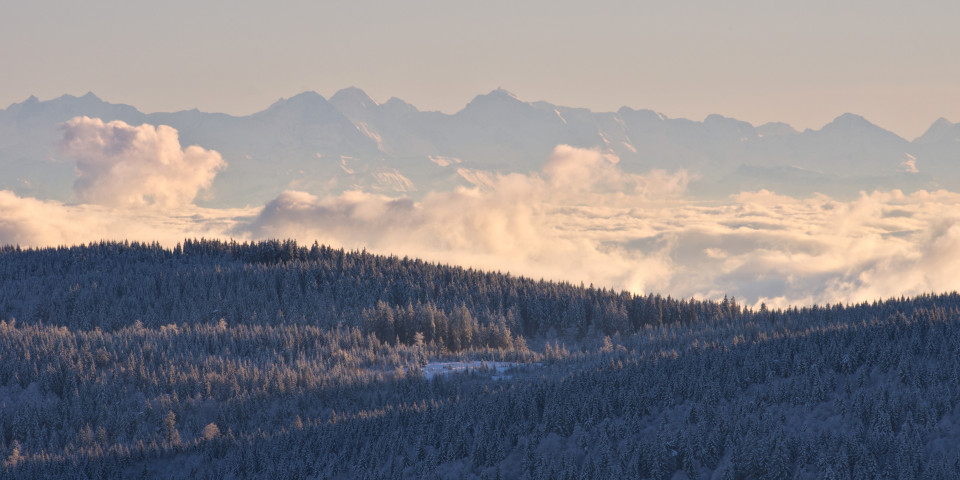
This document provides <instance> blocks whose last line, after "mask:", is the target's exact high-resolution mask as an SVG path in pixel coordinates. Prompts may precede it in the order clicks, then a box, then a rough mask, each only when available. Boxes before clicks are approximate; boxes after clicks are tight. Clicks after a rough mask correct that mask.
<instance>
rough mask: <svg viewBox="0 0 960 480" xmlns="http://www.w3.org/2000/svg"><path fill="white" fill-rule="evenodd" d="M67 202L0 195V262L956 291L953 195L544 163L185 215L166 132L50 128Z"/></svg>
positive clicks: (78, 122) (193, 190) (812, 295)
mask: <svg viewBox="0 0 960 480" xmlns="http://www.w3.org/2000/svg"><path fill="white" fill-rule="evenodd" d="M61 149H62V151H63V153H64V154H65V155H66V156H68V157H70V158H73V159H74V160H75V162H76V173H77V179H76V182H75V183H74V188H73V190H74V191H73V194H74V197H75V202H72V203H62V202H57V201H52V200H40V199H36V198H29V197H20V196H18V195H16V194H14V193H13V192H10V191H0V244H19V245H21V246H55V245H70V244H78V243H84V242H91V241H97V240H101V239H128V240H141V241H154V240H157V241H160V242H161V243H163V244H165V245H169V246H172V245H175V244H176V243H177V242H180V241H182V240H183V239H184V238H193V237H206V238H213V237H217V238H233V239H236V240H238V241H242V240H255V239H266V238H295V239H297V240H298V241H300V242H302V243H307V244H311V243H313V242H314V241H315V240H316V241H319V242H320V243H323V244H328V245H332V246H337V247H345V248H347V249H361V248H365V249H367V250H368V251H372V252H377V253H385V254H396V255H401V256H411V257H421V258H424V259H427V260H431V261H437V262H443V263H449V264H458V265H464V266H471V267H478V268H483V269H489V270H498V271H501V272H510V273H512V274H517V275H524V276H528V277H534V278H544V279H549V280H565V281H570V282H573V283H576V284H579V283H581V282H583V283H584V284H593V285H595V286H597V287H601V286H602V287H607V288H614V289H626V290H630V291H633V292H636V293H647V292H656V293H661V294H665V295H672V296H674V297H697V298H722V297H723V296H724V295H729V296H735V297H736V298H737V299H739V300H741V301H743V302H745V303H747V304H748V305H751V306H758V305H760V304H761V303H766V304H767V305H768V306H787V305H809V304H813V303H820V304H824V303H837V302H841V303H852V302H860V301H872V300H875V299H881V298H888V297H894V296H901V295H915V294H920V293H925V292H942V291H951V290H957V289H960V276H957V275H955V274H954V272H956V271H958V268H960V214H956V213H951V212H960V208H958V207H960V194H957V193H953V192H947V191H935V192H927V191H920V192H916V193H913V194H909V195H906V194H903V193H901V192H900V191H897V190H894V191H886V192H863V193H861V194H860V196H859V198H857V199H855V200H853V201H839V200H836V199H833V198H830V197H827V196H824V195H815V196H812V197H808V198H793V197H788V196H783V195H778V194H776V193H774V192H769V191H758V192H741V193H739V194H737V195H733V196H730V197H729V198H727V199H725V200H723V201H709V202H708V201H698V200H694V199H693V198H692V197H691V196H689V195H687V193H688V192H687V189H688V176H687V174H686V173H685V172H682V171H680V172H665V171H651V172H647V173H645V174H642V175H637V174H631V173H626V172H624V171H622V170H621V169H620V168H619V166H618V164H617V163H618V159H617V158H616V157H614V156H611V155H609V154H605V153H602V152H599V151H595V150H585V149H579V148H574V147H570V146H566V145H559V146H557V147H556V149H555V150H554V152H553V154H552V155H551V156H550V157H549V158H547V159H544V160H545V162H544V164H543V167H542V168H541V169H540V171H536V172H530V173H527V174H509V175H496V174H491V173H487V172H478V171H467V170H463V171H461V174H462V175H463V176H464V177H465V178H470V179H471V180H472V181H473V182H474V184H476V185H478V186H476V187H473V188H458V189H456V190H453V191H443V192H431V193H428V194H427V195H425V196H424V197H422V198H421V199H420V200H418V201H413V200H411V199H409V198H396V197H387V196H383V195H380V194H376V193H371V192H364V191H351V192H347V193H344V194H342V195H337V196H325V197H321V196H317V195H315V194H311V193H308V192H303V191H297V190H288V191H284V192H282V193H280V194H279V195H278V196H277V197H276V198H274V199H273V200H271V201H270V202H268V203H267V204H266V205H264V206H263V207H255V208H243V209H211V208H201V207H198V206H196V205H195V204H194V200H195V199H196V198H197V197H198V195H203V194H204V192H205V190H206V189H208V188H209V187H210V185H211V182H212V181H213V179H214V177H215V176H216V175H217V173H218V172H220V171H222V170H223V169H225V168H229V167H228V166H227V163H226V162H225V161H224V160H223V159H222V158H221V156H220V155H219V154H218V153H217V152H215V151H211V150H206V149H203V148H201V147H197V146H189V147H186V148H184V147H182V146H181V145H180V142H179V139H178V135H177V131H176V130H175V129H173V128H170V127H167V126H157V127H155V126H151V125H141V126H131V125H127V124H125V123H123V122H109V123H104V122H102V121H100V120H98V119H91V118H86V117H78V118H75V119H73V120H71V121H70V122H67V123H66V124H65V125H64V135H63V140H62V142H61Z"/></svg>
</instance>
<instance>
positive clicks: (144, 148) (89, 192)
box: [60, 117, 226, 207]
mask: <svg viewBox="0 0 960 480" xmlns="http://www.w3.org/2000/svg"><path fill="white" fill-rule="evenodd" d="M63 130H64V131H63V141H62V142H61V144H60V148H61V150H62V152H63V153H64V154H65V155H67V156H68V157H72V158H74V159H76V173H77V180H76V182H75V183H74V184H73V192H74V194H75V195H76V197H77V199H79V200H80V201H81V202H83V203H94V204H99V205H114V206H136V207H143V206H160V207H176V206H182V205H186V204H189V203H191V202H193V199H194V198H195V197H196V196H197V193H198V192H199V191H200V190H203V189H206V188H209V187H210V184H211V182H213V178H214V177H215V176H216V174H217V172H218V171H219V170H221V169H223V168H225V167H226V163H225V162H224V161H223V159H222V158H221V157H220V154H219V153H217V152H215V151H211V150H205V149H203V148H201V147H198V146H189V147H187V148H185V149H182V148H181V147H180V140H179V137H178V134H177V130H176V129H174V128H172V127H168V126H166V125H160V126H157V127H154V126H153V125H140V126H139V127H134V126H132V125H127V124H126V123H124V122H121V121H113V122H109V123H104V122H103V120H100V119H98V118H89V117H76V118H74V119H72V120H70V121H68V122H67V123H66V124H64V127H63Z"/></svg>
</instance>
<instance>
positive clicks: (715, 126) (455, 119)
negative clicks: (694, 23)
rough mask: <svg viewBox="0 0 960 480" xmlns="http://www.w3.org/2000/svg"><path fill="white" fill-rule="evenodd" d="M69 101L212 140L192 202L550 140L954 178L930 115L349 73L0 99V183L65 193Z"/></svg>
mask: <svg viewBox="0 0 960 480" xmlns="http://www.w3.org/2000/svg"><path fill="white" fill-rule="evenodd" d="M76 116H88V117H95V118H100V119H102V120H104V121H111V120H121V121H124V122H126V123H128V124H131V125H140V124H144V123H146V124H151V125H169V126H172V127H174V128H176V129H177V130H178V131H179V135H180V142H181V144H182V145H183V146H187V145H199V146H202V147H204V148H207V149H213V150H216V151H218V152H220V153H221V154H222V155H223V158H224V160H226V162H227V164H228V167H227V168H226V169H225V170H224V171H222V172H221V173H220V174H219V175H218V176H217V178H216V180H215V181H214V183H213V186H212V188H211V191H210V195H208V196H207V197H205V198H204V199H202V200H200V201H198V203H199V204H202V205H207V206H243V205H259V204H263V203H264V202H266V201H267V200H269V199H271V198H273V197H275V196H276V195H277V194H278V193H279V192H280V191H283V190H285V189H297V190H304V191H308V192H311V193H315V194H336V193H340V192H343V191H347V190H353V189H363V190H366V191H371V192H380V193H383V194H387V195H406V196H410V197H413V198H417V197H419V196H421V195H423V194H425V193H426V192H429V191H433V190H438V189H439V190H443V189H450V188H454V187H456V186H458V185H467V186H469V185H471V182H472V181H476V180H475V179H476V178H477V177H478V175H477V173H493V172H499V173H510V172H521V173H527V172H531V171H537V170H539V169H540V167H541V165H542V164H543V163H544V162H545V161H546V159H547V158H548V157H549V155H550V153H551V152H552V151H553V149H554V147H556V146H557V145H559V144H567V145H571V146H575V147H582V148H594V149H599V150H602V151H604V152H607V153H611V154H614V155H616V156H617V157H619V159H620V162H619V166H620V168H621V169H623V170H624V171H626V172H634V173H638V172H645V171H648V170H650V169H664V170H667V171H676V170H679V169H684V170H686V171H688V172H689V173H691V176H692V178H694V181H693V182H692V183H691V185H690V186H689V192H690V193H691V194H694V195H702V196H707V197H709V196H722V195H727V194H730V193H733V192H738V191H742V190H745V189H748V190H753V189H760V188H766V189H769V190H774V191H777V192H779V193H785V194H796V195H807V194H810V193H814V192H822V193H827V194H832V195H846V196H849V195H856V194H857V192H859V191H860V190H864V189H867V190H869V189H875V188H883V189H886V188H900V189H902V190H906V191H910V190H915V189H920V188H924V189H935V188H947V189H956V188H960V124H957V123H951V122H950V121H948V120H946V119H943V118H941V119H939V120H937V121H936V122H934V123H933V125H931V127H930V128H929V129H928V130H927V132H926V133H924V134H923V135H922V136H920V137H918V138H916V139H914V140H912V141H910V140H907V139H904V138H902V137H900V136H898V135H896V134H894V133H893V132H890V131H888V130H885V129H883V128H881V127H879V126H877V125H874V124H872V123H870V122H869V121H868V120H866V119H865V118H863V117H861V116H859V115H855V114H851V113H846V114H843V115H841V116H839V117H837V118H836V119H835V120H833V121H832V122H830V123H828V124H827V125H825V126H824V127H822V128H821V129H819V130H805V131H802V132H801V131H797V130H795V129H794V128H792V127H791V126H789V125H787V124H785V123H767V124H763V125H759V126H754V125H751V124H750V123H747V122H743V121H740V120H736V119H733V118H728V117H724V116H721V115H716V114H714V115H709V116H708V117H706V118H705V119H704V120H703V121H694V120H688V119H682V118H669V117H667V116H665V115H663V114H661V113H658V112H654V111H651V110H634V109H632V108H628V107H622V108H621V109H619V110H618V111H616V112H592V111H590V110H588V109H584V108H571V107H564V106H558V105H554V104H551V103H547V102H527V101H523V100H520V99H518V98H517V97H516V96H515V95H513V94H511V93H509V92H507V91H506V90H502V89H497V90H494V91H492V92H490V93H488V94H485V95H478V96H477V97H476V98H474V99H473V100H472V101H471V102H470V103H469V104H467V105H466V106H465V107H464V108H463V109H462V110H460V111H459V112H456V113H454V114H445V113H440V112H429V111H420V110H418V109H417V108H416V107H415V106H413V105H410V104H409V103H407V102H404V101H403V100H400V99H398V98H395V97H394V98H391V99H389V100H388V101H386V102H385V103H382V104H379V103H377V102H376V101H374V100H373V99H371V98H370V97H369V96H368V95H367V94H366V93H365V92H364V91H363V90H360V89H358V88H354V87H350V88H346V89H343V90H340V91H339V92H337V93H336V94H334V95H333V96H332V97H330V98H329V99H326V98H324V97H323V96H321V95H320V94H318V93H315V92H304V93H301V94H299V95H296V96H293V97H291V98H285V99H281V100H278V101H277V102H275V103H274V104H273V105H270V106H269V107H268V108H266V109H265V110H263V111H260V112H257V113H254V114H252V115H247V116H231V115H227V114H222V113H205V112H200V111H198V110H195V109H194V110H186V111H179V112H173V113H149V114H147V113H143V112H140V111H139V110H137V109H136V108H135V107H133V106H130V105H123V104H113V103H109V102H106V101H103V100H101V99H100V98H98V97H97V96H96V95H94V94H93V93H87V94H86V95H84V96H81V97H75V96H71V95H64V96H61V97H59V98H56V99H53V100H48V101H40V100H38V99H37V98H36V97H33V96H31V97H30V98H28V99H27V100H25V101H23V102H21V103H15V104H12V105H10V106H9V107H8V108H7V109H5V110H0V168H2V170H3V172H4V174H3V175H2V176H0V189H7V190H12V191H14V192H16V193H17V194H19V195H25V196H34V197H39V198H50V199H57V200H62V201H71V200H72V197H71V186H72V183H73V181H74V180H75V174H74V170H73V163H72V162H71V161H70V159H67V158H62V155H61V153H60V152H59V151H58V144H59V141H60V137H61V136H62V131H61V130H62V127H61V125H62V124H63V123H64V122H66V121H67V120H69V119H71V118H73V117H76ZM481 176H482V175H481Z"/></svg>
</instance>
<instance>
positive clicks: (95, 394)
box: [0, 240, 960, 479]
mask: <svg viewBox="0 0 960 480" xmlns="http://www.w3.org/2000/svg"><path fill="white" fill-rule="evenodd" d="M958 319H960V296H958V295H957V294H956V293H952V294H945V295H929V296H923V297H918V298H911V299H904V298H901V299H898V300H889V301H884V302H875V303H871V304H861V305H850V306H841V305H834V306H817V307H809V308H803V309H789V310H768V309H766V308H761V309H758V310H751V309H746V308H742V307H741V306H739V305H738V304H737V303H736V302H735V301H734V300H724V301H719V302H709V301H693V300H677V299H671V298H663V297H659V296H656V295H646V296H644V295H634V294H631V293H627V292H615V291H610V290H605V289H596V288H592V287H590V288H586V287H583V286H575V285H570V284H563V283H550V282H543V281H535V280H531V279H525V278H519V277H513V276H509V275H503V274H499V273H490V272H481V271H476V270H470V269H463V268H459V267H450V266H443V265H434V264H430V263H425V262H422V261H419V260H412V259H406V258H403V259H401V258H396V257H384V256H377V255H372V254H368V253H365V252H346V251H343V250H336V249H332V248H329V247H324V246H320V245H316V244H315V245H313V246H311V247H302V246H298V245H297V244H296V243H294V242H292V241H285V242H279V241H270V242H260V243H255V244H237V243H233V242H221V241H210V240H200V241H195V240H194V241H185V242H184V243H183V244H182V245H181V246H178V247H177V248H175V249H172V250H171V249H164V248H162V247H160V246H159V245H156V244H137V243H133V244H128V243H99V244H93V245H89V246H79V247H63V248H56V249H39V250H33V249H30V250H21V249H19V248H17V247H4V248H3V249H2V250H0V460H2V462H3V463H2V467H0V468H2V470H0V477H3V478H36V477H52V478H78V477H79V478H115V477H132V478H240V477H254V478H268V477H271V478H657V479H660V478H792V477H800V478H956V477H957V476H958V475H960V452H958V451H957V449H956V445H957V444H958V441H960V425H957V423H960V410H958V408H960V402H958V400H960V382H958V379H960V328H958V324H957V322H958ZM441 361H443V362H457V361H459V362H464V363H462V364H461V365H468V366H470V368H469V369H468V370H469V371H468V372H467V373H458V374H452V373H451V374H444V373H443V370H442V369H439V370H438V369H437V368H436V367H437V366H438V365H439V364H438V362H441ZM467 362H471V363H467ZM473 362H475V363H473ZM437 372H440V373H437Z"/></svg>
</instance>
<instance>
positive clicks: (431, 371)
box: [420, 360, 521, 380]
mask: <svg viewBox="0 0 960 480" xmlns="http://www.w3.org/2000/svg"><path fill="white" fill-rule="evenodd" d="M520 365H521V364H520V363H518V362H484V361H479V360H475V361H472V362H430V363H428V364H426V365H424V366H423V367H422V368H421V369H420V371H421V372H422V373H423V377H424V378H426V379H427V380H430V379H432V378H433V377H436V376H438V375H439V376H442V375H453V374H455V373H469V372H471V371H481V372H487V373H491V374H492V375H491V378H492V379H493V380H509V379H510V378H511V377H512V376H511V375H505V374H504V372H506V371H507V370H508V369H511V368H514V367H518V366H520Z"/></svg>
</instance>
